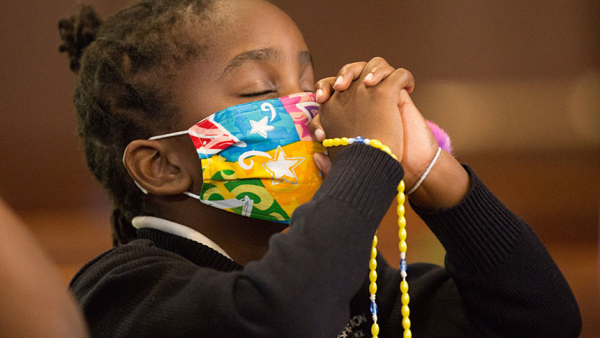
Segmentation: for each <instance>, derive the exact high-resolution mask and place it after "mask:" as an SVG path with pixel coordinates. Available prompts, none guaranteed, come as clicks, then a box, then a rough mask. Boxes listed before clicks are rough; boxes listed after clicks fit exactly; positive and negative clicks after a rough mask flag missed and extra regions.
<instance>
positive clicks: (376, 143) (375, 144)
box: [370, 140, 383, 149]
mask: <svg viewBox="0 0 600 338" xmlns="http://www.w3.org/2000/svg"><path fill="white" fill-rule="evenodd" d="M382 145H383V144H381V141H379V140H371V144H370V146H371V147H373V148H377V149H381V146H382Z"/></svg>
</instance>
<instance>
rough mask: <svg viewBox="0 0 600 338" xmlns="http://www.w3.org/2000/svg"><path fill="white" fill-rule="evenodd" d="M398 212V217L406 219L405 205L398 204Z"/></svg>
mask: <svg viewBox="0 0 600 338" xmlns="http://www.w3.org/2000/svg"><path fill="white" fill-rule="evenodd" d="M396 211H397V212H398V217H404V212H405V209H404V204H398V208H397V209H396Z"/></svg>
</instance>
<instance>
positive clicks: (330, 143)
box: [323, 138, 333, 148]
mask: <svg viewBox="0 0 600 338" xmlns="http://www.w3.org/2000/svg"><path fill="white" fill-rule="evenodd" d="M332 145H333V141H332V140H331V139H329V138H328V139H326V140H324V141H323V147H326V148H329V147H331V146H332Z"/></svg>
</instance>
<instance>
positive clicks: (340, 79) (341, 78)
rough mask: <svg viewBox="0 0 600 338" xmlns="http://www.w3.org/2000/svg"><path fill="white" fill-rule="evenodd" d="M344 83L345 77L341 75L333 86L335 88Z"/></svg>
mask: <svg viewBox="0 0 600 338" xmlns="http://www.w3.org/2000/svg"><path fill="white" fill-rule="evenodd" d="M342 81H344V77H343V76H341V75H340V76H338V78H337V80H335V83H334V84H333V86H334V87H335V86H337V85H339V84H340V83H342Z"/></svg>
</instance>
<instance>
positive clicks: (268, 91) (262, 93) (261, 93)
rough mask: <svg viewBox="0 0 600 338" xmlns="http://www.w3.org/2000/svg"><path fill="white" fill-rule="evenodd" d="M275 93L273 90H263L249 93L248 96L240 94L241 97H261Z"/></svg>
mask: <svg viewBox="0 0 600 338" xmlns="http://www.w3.org/2000/svg"><path fill="white" fill-rule="evenodd" d="M271 93H275V91H274V90H263V91H262V92H256V93H250V94H242V95H240V96H241V97H254V96H263V95H267V94H271Z"/></svg>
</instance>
